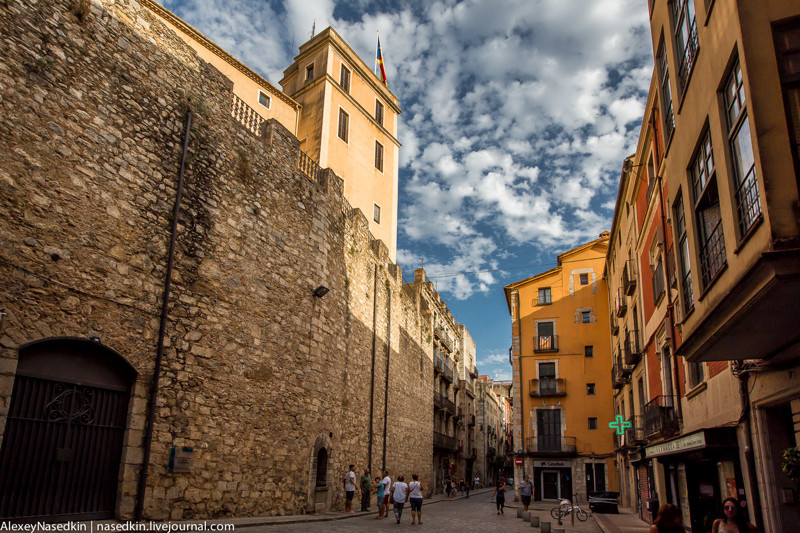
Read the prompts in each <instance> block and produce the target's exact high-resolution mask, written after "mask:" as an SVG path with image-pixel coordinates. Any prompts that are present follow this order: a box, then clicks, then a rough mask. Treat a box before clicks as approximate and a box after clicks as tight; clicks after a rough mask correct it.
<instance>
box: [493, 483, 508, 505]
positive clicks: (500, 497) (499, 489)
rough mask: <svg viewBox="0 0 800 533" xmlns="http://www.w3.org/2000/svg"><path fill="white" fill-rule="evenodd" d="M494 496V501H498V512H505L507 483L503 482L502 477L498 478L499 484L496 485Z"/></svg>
mask: <svg viewBox="0 0 800 533" xmlns="http://www.w3.org/2000/svg"><path fill="white" fill-rule="evenodd" d="M492 498H494V501H495V502H497V514H505V513H504V512H503V509H504V508H505V506H506V484H505V483H503V480H502V479H498V480H497V484H496V485H495V487H494V492H493V493H492Z"/></svg>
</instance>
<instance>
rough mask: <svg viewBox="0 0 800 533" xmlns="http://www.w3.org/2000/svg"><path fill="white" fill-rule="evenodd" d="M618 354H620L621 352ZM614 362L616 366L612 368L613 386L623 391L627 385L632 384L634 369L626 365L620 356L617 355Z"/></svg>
mask: <svg viewBox="0 0 800 533" xmlns="http://www.w3.org/2000/svg"><path fill="white" fill-rule="evenodd" d="M617 353H618V354H619V352H617ZM614 361H615V362H614V365H613V366H612V367H611V386H612V387H614V388H615V389H621V388H622V387H623V386H624V385H625V384H626V383H630V381H631V373H632V370H633V369H632V368H631V367H629V366H626V365H625V364H624V362H623V360H622V357H621V356H620V355H617V356H616V357H615V358H614Z"/></svg>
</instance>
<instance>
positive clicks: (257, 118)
mask: <svg viewBox="0 0 800 533" xmlns="http://www.w3.org/2000/svg"><path fill="white" fill-rule="evenodd" d="M232 96H233V100H232V102H231V116H232V117H233V118H235V119H236V121H237V122H239V124H241V125H242V126H244V127H245V128H247V129H248V130H249V131H250V133H252V134H253V135H256V136H258V135H260V129H261V124H263V123H264V122H265V119H264V117H262V116H261V115H259V114H258V112H256V110H255V109H253V108H252V107H250V106H249V105H247V104H246V103H245V102H244V100H242V99H241V98H239V97H238V96H236V95H235V94H232Z"/></svg>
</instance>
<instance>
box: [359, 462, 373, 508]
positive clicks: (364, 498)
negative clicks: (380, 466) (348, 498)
mask: <svg viewBox="0 0 800 533" xmlns="http://www.w3.org/2000/svg"><path fill="white" fill-rule="evenodd" d="M360 481H361V512H362V513H366V512H367V511H369V497H370V495H371V494H372V480H371V479H370V477H369V468H365V469H364V473H363V474H362V475H361V479H360Z"/></svg>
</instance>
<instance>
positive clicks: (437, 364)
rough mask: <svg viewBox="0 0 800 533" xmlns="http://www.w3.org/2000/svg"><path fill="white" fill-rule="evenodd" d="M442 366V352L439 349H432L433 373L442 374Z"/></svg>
mask: <svg viewBox="0 0 800 533" xmlns="http://www.w3.org/2000/svg"><path fill="white" fill-rule="evenodd" d="M443 364H444V357H442V352H441V351H440V350H439V348H434V349H433V371H434V373H436V372H442V369H443Z"/></svg>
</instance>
